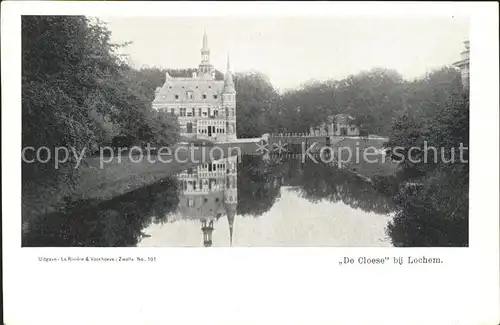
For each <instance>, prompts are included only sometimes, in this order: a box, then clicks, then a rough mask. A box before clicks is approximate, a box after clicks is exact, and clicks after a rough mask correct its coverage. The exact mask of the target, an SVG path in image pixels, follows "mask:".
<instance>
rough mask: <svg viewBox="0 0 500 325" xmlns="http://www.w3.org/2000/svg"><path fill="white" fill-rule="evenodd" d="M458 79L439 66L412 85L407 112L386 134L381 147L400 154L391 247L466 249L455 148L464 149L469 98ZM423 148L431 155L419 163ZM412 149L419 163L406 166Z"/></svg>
mask: <svg viewBox="0 0 500 325" xmlns="http://www.w3.org/2000/svg"><path fill="white" fill-rule="evenodd" d="M459 77H460V76H459V74H458V72H457V71H455V70H452V69H449V68H444V69H441V70H438V71H435V72H432V73H431V74H429V75H428V76H426V78H424V79H422V80H417V81H414V82H413V83H412V84H411V85H412V88H409V89H408V92H409V94H410V95H409V98H408V101H409V103H410V105H409V107H408V111H407V113H406V115H405V116H403V117H402V118H401V119H399V120H398V121H397V122H396V123H395V124H394V127H393V130H392V132H391V134H390V139H389V142H388V143H387V146H388V147H391V148H395V147H399V148H402V152H404V155H403V161H402V163H401V164H400V165H401V171H400V173H399V174H400V175H399V179H400V180H401V181H402V183H401V185H400V190H399V193H398V194H397V195H396V196H395V201H396V203H397V205H398V208H399V209H398V213H397V214H396V216H395V218H394V220H393V221H392V222H391V223H390V224H389V226H388V234H389V235H390V237H391V239H392V242H393V244H394V245H396V246H467V245H468V219H469V215H468V204H469V203H468V199H469V193H468V191H469V166H468V156H469V155H468V151H467V150H462V153H463V155H462V156H461V152H460V151H461V149H460V147H463V148H467V149H468V147H469V94H468V93H467V91H464V89H463V88H462V87H461V85H460V79H459ZM424 145H426V146H427V147H428V148H429V147H430V148H435V149H436V151H437V155H436V157H435V156H434V154H435V153H434V151H430V150H428V151H427V153H428V154H427V160H425V159H424V158H425V155H424V151H425V147H424ZM412 147H413V148H416V149H418V150H415V149H414V152H415V151H416V152H417V153H416V154H414V155H412V156H411V158H413V159H414V160H416V159H418V160H420V161H417V162H414V163H413V162H408V160H409V158H410V155H409V149H410V148H412ZM393 156H394V155H393ZM408 181H410V182H408Z"/></svg>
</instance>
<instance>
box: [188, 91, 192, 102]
mask: <svg viewBox="0 0 500 325" xmlns="http://www.w3.org/2000/svg"><path fill="white" fill-rule="evenodd" d="M187 99H189V100H193V92H192V91H188V92H187Z"/></svg>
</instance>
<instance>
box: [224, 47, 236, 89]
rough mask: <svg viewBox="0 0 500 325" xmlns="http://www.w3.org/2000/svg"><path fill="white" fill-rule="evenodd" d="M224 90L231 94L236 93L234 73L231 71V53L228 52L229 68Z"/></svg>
mask: <svg viewBox="0 0 500 325" xmlns="http://www.w3.org/2000/svg"><path fill="white" fill-rule="evenodd" d="M224 92H225V93H230V94H234V93H236V91H235V90H234V82H233V74H232V73H231V66H230V63H229V53H228V54H227V70H226V77H225V78H224Z"/></svg>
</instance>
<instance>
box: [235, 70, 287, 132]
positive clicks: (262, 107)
mask: <svg viewBox="0 0 500 325" xmlns="http://www.w3.org/2000/svg"><path fill="white" fill-rule="evenodd" d="M234 82H235V86H236V94H237V95H236V96H237V100H236V114H237V119H238V123H237V124H236V128H237V130H236V132H237V135H238V137H241V138H251V137H259V136H261V135H262V134H263V133H266V132H270V131H272V124H271V122H272V120H270V119H269V118H270V115H271V112H272V111H273V110H274V108H275V107H276V104H277V100H278V93H277V91H276V90H275V89H274V87H273V85H272V84H271V82H270V81H269V79H268V78H267V77H266V76H265V75H263V74H261V73H258V72H248V73H239V74H236V75H235V78H234Z"/></svg>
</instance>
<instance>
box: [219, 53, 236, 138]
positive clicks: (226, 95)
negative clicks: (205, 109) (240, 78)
mask: <svg viewBox="0 0 500 325" xmlns="http://www.w3.org/2000/svg"><path fill="white" fill-rule="evenodd" d="M222 105H223V107H224V110H225V116H226V140H228V141H231V140H235V139H236V90H235V89H234V81H233V74H232V72H231V66H230V63H229V54H228V55H227V70H226V75H225V77H224V89H223V92H222Z"/></svg>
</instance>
